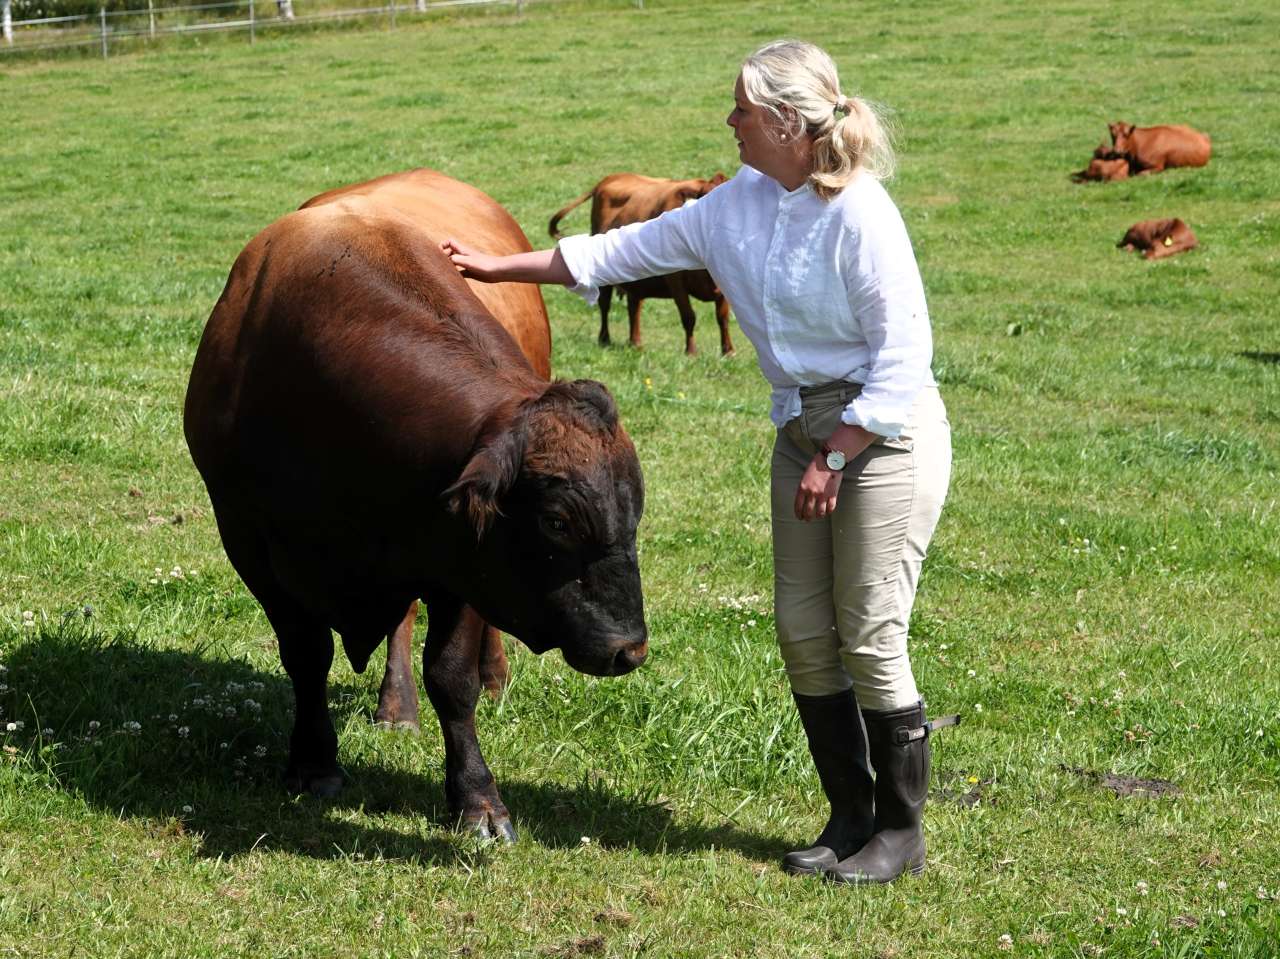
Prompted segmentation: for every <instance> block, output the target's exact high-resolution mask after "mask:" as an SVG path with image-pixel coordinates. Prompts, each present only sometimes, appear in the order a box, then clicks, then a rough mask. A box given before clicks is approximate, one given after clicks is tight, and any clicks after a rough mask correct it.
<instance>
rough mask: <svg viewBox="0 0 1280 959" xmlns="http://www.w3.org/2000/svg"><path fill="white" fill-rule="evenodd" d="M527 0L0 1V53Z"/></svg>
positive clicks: (253, 34)
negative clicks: (21, 14) (14, 11)
mask: <svg viewBox="0 0 1280 959" xmlns="http://www.w3.org/2000/svg"><path fill="white" fill-rule="evenodd" d="M527 2H529V0H410V2H407V3H402V2H399V0H387V2H386V3H379V4H378V5H377V6H360V7H334V6H328V5H326V6H324V7H322V8H317V9H313V10H310V11H308V12H299V11H295V10H294V0H222V2H217V3H196V4H186V5H183V6H156V5H155V2H154V0H147V6H146V7H145V8H142V7H139V8H137V9H133V10H107V9H106V8H105V7H104V8H102V9H100V10H99V11H98V12H97V13H82V14H74V15H71V16H61V17H40V18H37V19H31V20H13V19H12V18H11V16H10V2H9V0H0V5H2V10H0V13H2V14H3V16H2V18H0V36H2V37H3V42H0V54H2V53H10V52H12V53H17V52H21V51H35V50H53V49H65V48H73V47H95V46H96V47H100V48H101V50H102V56H103V57H104V58H105V57H108V56H110V53H111V47H112V45H113V44H119V43H122V42H126V41H132V40H137V39H146V40H155V39H158V38H159V37H162V36H165V35H173V34H191V33H206V32H209V31H218V30H245V31H247V32H248V35H249V42H250V43H253V42H254V41H255V40H256V39H257V35H258V31H259V30H264V29H279V28H287V27H290V26H294V25H298V24H305V23H317V22H320V21H325V20H342V19H347V18H352V17H386V18H387V20H388V21H389V24H390V26H392V27H395V25H396V20H397V18H398V17H399V16H401V15H410V16H412V15H415V14H426V13H430V12H431V11H432V10H440V9H445V8H448V7H475V6H494V5H499V4H506V5H508V6H513V7H515V9H516V12H517V13H523V12H524V7H525V4H526V3H527ZM633 2H634V3H635V5H636V6H637V7H640V8H643V7H644V0H633ZM301 5H302V4H301V3H300V4H299V6H301Z"/></svg>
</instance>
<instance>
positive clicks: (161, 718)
mask: <svg viewBox="0 0 1280 959" xmlns="http://www.w3.org/2000/svg"><path fill="white" fill-rule="evenodd" d="M0 645H8V644H0ZM4 662H5V664H6V666H7V667H8V672H7V674H6V676H5V680H6V684H7V685H8V686H9V687H10V691H9V694H8V695H7V697H4V698H0V705H2V706H3V707H4V710H5V712H4V719H5V721H11V720H13V719H15V718H18V719H25V720H26V722H25V729H24V730H23V732H22V733H19V734H17V735H18V737H19V738H18V739H14V738H13V737H12V736H11V739H10V742H18V743H19V744H20V743H21V740H22V739H26V740H27V741H29V742H30V743H31V744H32V748H33V752H35V753H36V754H37V755H38V756H39V757H40V761H41V762H43V763H45V764H46V767H47V769H48V771H49V774H50V775H51V776H52V777H53V778H54V779H55V780H56V781H57V783H58V784H59V786H60V787H61V788H63V789H66V790H67V791H68V792H71V793H74V794H76V795H79V796H81V797H83V799H84V801H85V802H86V803H87V804H88V805H89V806H91V807H94V808H97V809H100V810H102V811H104V812H108V813H110V814H111V815H113V816H114V815H124V816H135V817H141V818H144V819H149V820H153V821H154V823H155V828H156V829H157V830H159V831H162V832H168V833H170V834H175V833H181V832H186V831H191V830H194V831H196V832H199V833H200V834H201V835H202V837H203V838H202V842H201V844H200V854H201V855H208V856H234V855H237V854H239V853H244V852H246V851H248V850H250V849H252V848H253V847H255V846H260V847H261V846H267V847H270V848H272V849H283V850H286V851H292V852H295V853H297V854H300V855H307V856H313V857H317V858H342V857H346V856H355V855H361V856H382V857H386V858H397V859H405V860H409V861H420V862H423V863H431V864H444V865H449V864H453V863H461V862H466V863H468V864H471V863H473V862H474V861H475V859H476V857H477V855H483V852H480V851H479V847H478V846H477V844H476V843H475V842H474V840H471V839H469V838H468V837H465V836H459V835H457V834H456V833H454V832H453V831H452V830H450V829H449V828H447V827H448V825H449V823H448V816H447V811H446V807H445V799H444V787H443V748H442V747H440V748H438V749H433V750H432V753H433V755H432V757H431V759H430V768H428V769H426V770H424V772H423V773H419V772H417V771H410V770H407V769H405V768H403V765H404V764H406V763H407V764H412V762H414V761H416V762H419V763H421V758H420V756H421V752H422V750H421V749H420V747H418V746H416V744H415V741H414V740H412V739H406V738H405V736H404V734H401V733H390V732H388V733H385V734H381V736H379V737H375V738H374V740H373V741H374V742H375V743H376V744H377V745H375V746H373V747H372V748H370V747H369V746H368V739H369V738H368V737H362V738H363V739H364V740H365V743H364V744H363V745H361V746H359V747H357V748H354V749H350V750H348V749H344V750H343V753H342V755H341V756H340V762H341V763H342V766H343V769H344V771H345V773H346V775H347V785H346V787H345V788H344V790H343V791H342V793H341V794H340V795H339V796H338V797H337V798H336V799H332V800H324V801H321V800H316V799H312V798H310V797H291V796H289V795H288V794H286V792H285V790H284V787H283V785H282V782H281V770H282V768H283V766H284V762H285V758H286V755H287V750H288V730H289V728H290V727H291V725H292V712H291V710H292V703H293V692H292V689H291V687H290V685H289V682H288V680H287V678H286V677H285V676H284V675H283V674H282V673H278V672H265V671H262V670H259V669H257V668H255V667H254V666H252V665H250V664H249V663H246V662H244V661H242V660H229V659H222V658H218V657H217V656H216V655H215V654H209V653H206V652H205V651H203V650H196V651H187V650H175V649H165V648H157V647H155V646H149V645H147V644H145V643H143V642H142V641H140V640H138V639H137V638H136V637H133V636H131V635H115V636H110V635H106V634H104V633H102V632H100V631H99V630H97V629H96V628H95V626H94V624H93V623H92V622H91V621H88V620H86V619H84V618H82V616H81V614H80V613H79V612H78V611H77V612H76V613H74V614H71V615H68V616H66V617H63V619H62V620H61V622H59V623H56V624H50V625H49V626H48V627H46V628H44V629H42V630H41V635H39V636H38V637H37V638H35V641H33V642H24V643H21V644H18V645H17V647H16V648H15V649H13V650H12V651H11V652H10V653H9V654H8V655H7V656H6V657H5V660H4ZM330 697H331V703H332V712H333V718H334V723H335V725H336V726H337V728H338V729H339V731H341V730H342V729H343V728H344V726H346V725H347V724H348V723H349V722H354V723H363V722H369V721H370V720H371V717H370V714H369V710H370V706H369V704H368V703H367V702H366V700H368V699H369V696H368V695H367V691H365V690H363V689H360V688H357V687H354V686H351V685H348V684H343V683H341V682H335V683H331V685H330ZM6 699H7V701H6ZM422 720H423V730H424V736H427V737H433V736H434V737H437V740H436V741H437V742H438V737H439V731H438V728H437V727H436V726H435V723H434V716H433V714H432V713H431V711H430V707H426V706H425V705H424V710H423V716H422ZM42 730H44V731H42ZM49 730H51V732H48V731H49ZM52 744H57V745H56V746H54V745H52ZM406 749H408V750H410V751H411V752H413V753H415V754H416V755H415V756H413V757H406V756H405V755H404V751H405V750H406ZM375 753H378V754H381V755H377V754H375ZM353 754H354V755H353ZM495 765H499V768H498V769H497V770H496V772H495V775H497V777H498V786H499V789H500V790H501V792H502V795H503V798H504V800H505V801H506V802H507V804H508V806H509V807H510V809H511V810H512V812H513V815H514V816H515V819H516V822H517V826H518V828H519V829H520V831H521V841H522V842H526V843H527V842H535V843H540V844H543V845H546V846H555V847H561V846H577V845H578V844H579V843H580V842H581V837H582V836H583V835H584V834H586V835H590V836H591V837H592V840H593V842H596V843H599V844H601V845H604V846H629V847H634V848H638V849H641V850H644V851H648V852H654V851H660V850H669V851H672V852H680V851H690V850H697V849H707V848H710V847H712V846H716V847H727V848H731V849H737V850H739V851H741V852H742V853H743V854H745V855H746V856H748V857H750V858H753V859H755V858H759V859H762V860H776V859H777V858H779V857H780V856H781V855H782V853H783V852H784V851H785V848H786V847H785V845H784V844H783V841H782V839H781V838H780V837H775V836H762V835H758V834H755V833H750V832H745V831H742V830H738V829H736V828H734V827H732V826H730V825H717V826H715V827H710V826H705V825H702V824H698V823H691V822H681V821H680V817H679V816H678V815H677V814H674V813H673V812H672V811H671V810H670V809H668V808H667V807H666V806H664V805H662V804H658V803H653V802H649V801H646V800H645V799H643V798H636V797H629V796H624V795H619V794H618V793H617V791H615V790H613V789H612V788H611V787H609V786H607V785H604V784H601V783H584V784H582V785H578V786H566V785H562V784H557V783H538V782H529V781H524V780H521V779H519V778H518V775H519V773H518V771H517V770H509V769H505V770H504V769H502V768H501V767H500V764H495ZM356 809H358V810H361V811H362V813H363V814H364V815H363V817H362V820H363V821H361V822H359V823H356V822H352V821H350V818H351V817H347V816H344V815H335V812H337V813H342V812H345V811H349V810H356ZM406 815H408V816H410V817H421V818H422V819H424V820H425V821H426V822H428V823H430V824H431V825H432V827H434V828H431V829H429V830H420V829H419V830H411V831H409V832H404V831H400V830H399V829H397V828H393V823H392V818H393V817H394V820H395V824H394V825H396V826H399V827H400V828H401V829H402V828H403V821H404V820H403V817H404V816H406ZM383 816H386V817H387V822H388V825H387V827H386V828H379V826H378V825H376V823H377V822H378V820H379V819H380V818H381V817H383Z"/></svg>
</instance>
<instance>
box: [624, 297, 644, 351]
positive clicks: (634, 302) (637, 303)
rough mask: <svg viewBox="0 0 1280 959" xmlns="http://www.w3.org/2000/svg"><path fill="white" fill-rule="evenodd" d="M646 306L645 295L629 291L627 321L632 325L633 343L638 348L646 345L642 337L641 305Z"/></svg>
mask: <svg viewBox="0 0 1280 959" xmlns="http://www.w3.org/2000/svg"><path fill="white" fill-rule="evenodd" d="M642 306H644V297H642V296H640V294H639V293H636V292H634V291H631V292H629V293H627V322H628V323H629V324H630V326H631V345H632V346H634V347H635V348H636V349H637V350H638V349H640V347H642V346H644V341H643V340H642V339H641V337H640V307H642Z"/></svg>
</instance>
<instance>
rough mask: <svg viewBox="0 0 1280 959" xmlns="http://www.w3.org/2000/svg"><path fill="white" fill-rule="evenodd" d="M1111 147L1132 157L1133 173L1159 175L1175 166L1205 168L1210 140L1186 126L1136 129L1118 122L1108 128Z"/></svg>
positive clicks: (1131, 171)
mask: <svg viewBox="0 0 1280 959" xmlns="http://www.w3.org/2000/svg"><path fill="white" fill-rule="evenodd" d="M1108 129H1109V130H1110V131H1111V148H1112V150H1114V151H1115V152H1116V153H1118V154H1122V155H1124V156H1126V157H1128V158H1129V166H1130V170H1129V172H1130V173H1135V174H1138V175H1143V174H1146V173H1159V172H1160V171H1161V170H1165V169H1167V168H1169V167H1175V166H1204V165H1205V164H1206V163H1208V162H1209V153H1210V151H1211V149H1212V147H1211V146H1210V143H1209V138H1208V137H1207V136H1206V135H1205V134H1203V133H1201V132H1200V131H1199V130H1193V129H1191V127H1185V126H1163V127H1135V126H1134V125H1133V124H1132V123H1125V122H1124V121H1123V120H1117V121H1116V122H1115V123H1112V124H1110V125H1109V126H1108Z"/></svg>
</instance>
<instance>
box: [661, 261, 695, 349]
mask: <svg viewBox="0 0 1280 959" xmlns="http://www.w3.org/2000/svg"><path fill="white" fill-rule="evenodd" d="M667 290H668V291H669V292H670V293H671V299H673V300H675V301H676V309H677V310H679V311H680V325H681V326H683V327H684V352H685V355H686V356H693V355H694V354H695V353H697V352H698V344H697V343H695V342H694V341H693V327H694V324H695V323H697V322H698V314H697V313H696V312H695V311H694V309H693V304H692V303H690V302H689V291H688V290H687V289H685V285H684V280H682V279H681V278H680V275H679V274H678V273H675V274H672V275H671V276H669V277H667Z"/></svg>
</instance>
